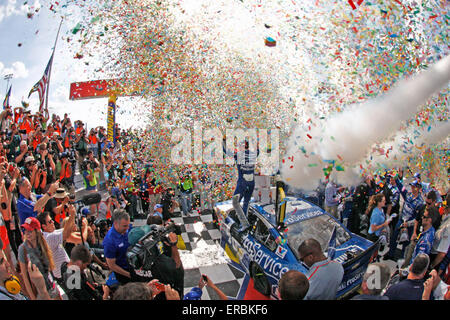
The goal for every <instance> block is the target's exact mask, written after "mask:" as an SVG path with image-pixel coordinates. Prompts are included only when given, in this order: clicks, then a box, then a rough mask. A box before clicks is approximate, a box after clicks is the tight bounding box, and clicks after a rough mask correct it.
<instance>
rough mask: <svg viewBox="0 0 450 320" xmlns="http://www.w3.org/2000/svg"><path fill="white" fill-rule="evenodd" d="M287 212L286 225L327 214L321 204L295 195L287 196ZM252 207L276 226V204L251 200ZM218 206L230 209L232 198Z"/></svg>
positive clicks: (217, 205)
mask: <svg viewBox="0 0 450 320" xmlns="http://www.w3.org/2000/svg"><path fill="white" fill-rule="evenodd" d="M284 199H285V201H286V214H285V219H284V223H285V224H286V225H289V224H293V223H297V222H299V221H303V220H307V219H310V218H313V217H317V216H321V215H324V214H326V211H324V210H323V209H322V208H320V207H319V206H317V205H315V204H312V203H310V202H308V201H306V200H304V199H301V198H295V197H286V198H284ZM249 206H250V207H252V208H254V209H255V210H256V211H257V212H258V213H259V214H260V215H262V216H263V217H264V218H265V219H266V220H267V221H268V222H269V223H270V224H271V225H272V226H274V227H276V224H277V223H276V221H275V219H276V217H275V204H274V203H271V204H261V203H258V202H256V201H254V200H252V201H251V202H250V205H249ZM216 207H217V208H218V209H219V210H222V211H228V210H229V209H231V208H233V203H232V201H231V200H227V201H223V202H219V203H216Z"/></svg>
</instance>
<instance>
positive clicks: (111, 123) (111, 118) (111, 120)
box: [106, 95, 117, 145]
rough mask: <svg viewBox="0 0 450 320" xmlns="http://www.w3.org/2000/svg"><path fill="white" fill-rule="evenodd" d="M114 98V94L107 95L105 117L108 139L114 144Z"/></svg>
mask: <svg viewBox="0 0 450 320" xmlns="http://www.w3.org/2000/svg"><path fill="white" fill-rule="evenodd" d="M116 99H117V97H116V96H115V95H111V96H109V100H108V115H107V119H106V123H107V127H108V128H107V130H108V132H107V133H108V140H109V141H111V142H112V143H114V145H116V128H115V127H116Z"/></svg>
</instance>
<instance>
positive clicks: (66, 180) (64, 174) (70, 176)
mask: <svg viewBox="0 0 450 320" xmlns="http://www.w3.org/2000/svg"><path fill="white" fill-rule="evenodd" d="M59 158H60V160H59V161H58V162H59V163H60V166H61V170H60V171H59V174H58V175H59V182H60V183H61V185H63V186H64V187H65V188H66V189H67V190H69V192H71V193H75V184H74V171H75V168H74V167H73V163H72V162H70V161H69V154H68V153H67V152H62V153H61V154H60V156H59ZM57 173H58V172H57Z"/></svg>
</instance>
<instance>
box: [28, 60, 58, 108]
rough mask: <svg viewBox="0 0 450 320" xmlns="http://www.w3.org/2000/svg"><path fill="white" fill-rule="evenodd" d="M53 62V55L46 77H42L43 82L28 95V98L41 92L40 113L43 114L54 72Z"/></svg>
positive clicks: (40, 81) (46, 70) (35, 86)
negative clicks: (49, 83)
mask: <svg viewBox="0 0 450 320" xmlns="http://www.w3.org/2000/svg"><path fill="white" fill-rule="evenodd" d="M52 62H53V53H52V56H51V57H50V60H49V61H48V64H47V68H45V71H44V75H43V76H42V78H41V80H39V82H38V83H36V84H35V85H34V86H33V88H31V90H30V93H29V94H28V98H29V97H30V96H31V94H32V93H33V92H36V91H37V92H39V101H40V104H39V112H43V108H44V102H45V97H46V92H47V89H48V82H49V78H50V72H51V70H52Z"/></svg>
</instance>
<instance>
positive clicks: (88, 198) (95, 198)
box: [81, 192, 102, 206]
mask: <svg viewBox="0 0 450 320" xmlns="http://www.w3.org/2000/svg"><path fill="white" fill-rule="evenodd" d="M81 201H82V202H83V203H84V205H86V206H89V205H92V204H97V203H100V202H101V201H102V196H101V195H100V193H98V192H96V193H91V194H87V195H85V196H84V197H83V198H82V199H81Z"/></svg>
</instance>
